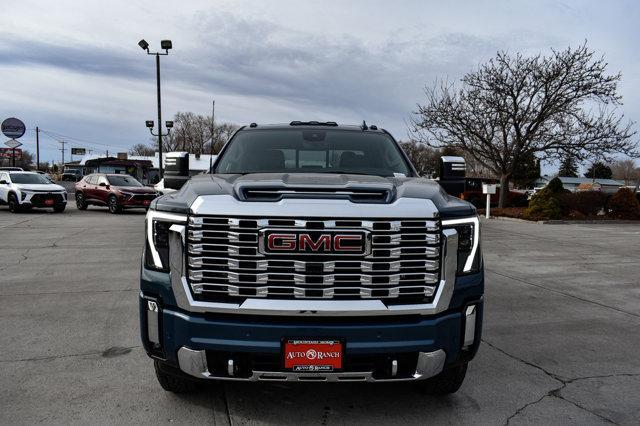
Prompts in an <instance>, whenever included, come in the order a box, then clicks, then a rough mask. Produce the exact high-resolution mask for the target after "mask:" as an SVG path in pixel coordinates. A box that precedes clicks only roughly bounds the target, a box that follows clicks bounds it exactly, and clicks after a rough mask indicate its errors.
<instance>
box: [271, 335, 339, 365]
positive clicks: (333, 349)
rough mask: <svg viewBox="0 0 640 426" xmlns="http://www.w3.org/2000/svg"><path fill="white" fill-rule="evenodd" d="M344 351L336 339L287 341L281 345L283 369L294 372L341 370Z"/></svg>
mask: <svg viewBox="0 0 640 426" xmlns="http://www.w3.org/2000/svg"><path fill="white" fill-rule="evenodd" d="M343 354H344V349H343V344H342V342H341V341H340V340H336V339H288V340H285V341H284V344H283V357H284V368H285V370H288V371H296V372H305V371H306V372H316V371H336V370H341V369H342V359H343Z"/></svg>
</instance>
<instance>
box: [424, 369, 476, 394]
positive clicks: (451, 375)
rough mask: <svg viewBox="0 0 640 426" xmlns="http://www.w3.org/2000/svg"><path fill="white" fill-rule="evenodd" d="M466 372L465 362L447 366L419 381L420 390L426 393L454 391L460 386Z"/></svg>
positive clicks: (449, 392) (448, 392) (450, 392)
mask: <svg viewBox="0 0 640 426" xmlns="http://www.w3.org/2000/svg"><path fill="white" fill-rule="evenodd" d="M466 374H467V363H466V362H465V363H464V364H462V365H458V366H455V367H451V368H448V369H446V370H444V371H443V372H441V373H440V374H438V375H437V376H434V377H432V378H430V379H427V380H425V381H423V382H419V384H418V387H419V389H420V391H422V392H423V393H426V394H427V395H449V394H452V393H455V392H457V391H458V389H460V386H462V382H464V377H465V375H466Z"/></svg>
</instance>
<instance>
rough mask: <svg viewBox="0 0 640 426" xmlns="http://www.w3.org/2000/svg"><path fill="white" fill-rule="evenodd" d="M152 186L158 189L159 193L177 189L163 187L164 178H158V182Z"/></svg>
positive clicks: (172, 191) (164, 193)
mask: <svg viewBox="0 0 640 426" xmlns="http://www.w3.org/2000/svg"><path fill="white" fill-rule="evenodd" d="M153 188H154V189H155V190H156V191H158V192H159V193H160V194H161V195H166V194H171V193H174V192H176V191H177V189H172V188H165V186H164V179H160V182H158V183H156V184H155V185H153Z"/></svg>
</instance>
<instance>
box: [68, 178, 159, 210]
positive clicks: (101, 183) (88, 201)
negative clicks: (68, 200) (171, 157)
mask: <svg viewBox="0 0 640 426" xmlns="http://www.w3.org/2000/svg"><path fill="white" fill-rule="evenodd" d="M75 187H76V206H77V207H78V210H86V209H87V207H88V206H90V205H96V206H107V207H109V211H110V212H111V213H114V214H116V213H120V212H121V211H122V210H123V209H130V208H144V209H147V208H149V204H151V201H152V200H153V199H154V198H156V197H157V196H158V192H157V191H156V190H155V189H153V188H149V187H146V186H144V185H142V184H141V183H140V182H138V181H137V180H136V179H135V178H134V177H132V176H129V175H118V174H104V173H94V174H91V175H88V176H85V177H84V178H83V179H81V180H80V181H78V182H77V183H76V186H75Z"/></svg>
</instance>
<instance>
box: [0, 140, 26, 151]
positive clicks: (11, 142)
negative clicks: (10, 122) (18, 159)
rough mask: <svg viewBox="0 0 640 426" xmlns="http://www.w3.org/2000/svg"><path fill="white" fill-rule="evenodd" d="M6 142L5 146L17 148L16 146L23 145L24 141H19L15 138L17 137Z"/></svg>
mask: <svg viewBox="0 0 640 426" xmlns="http://www.w3.org/2000/svg"><path fill="white" fill-rule="evenodd" d="M4 144H5V146H7V147H9V148H11V149H15V148H17V147H19V146H22V143H21V142H18V141H17V140H15V139H9V140H8V141H6V142H5V143H4Z"/></svg>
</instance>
